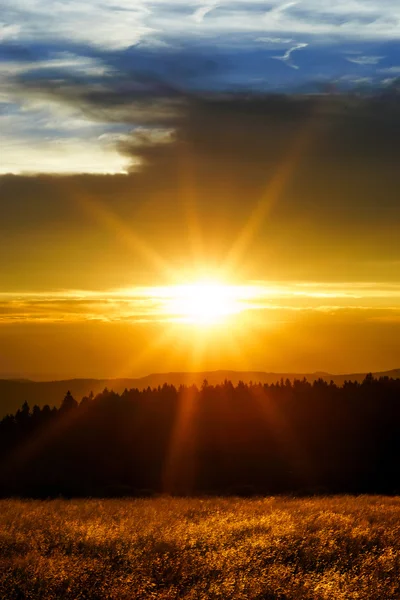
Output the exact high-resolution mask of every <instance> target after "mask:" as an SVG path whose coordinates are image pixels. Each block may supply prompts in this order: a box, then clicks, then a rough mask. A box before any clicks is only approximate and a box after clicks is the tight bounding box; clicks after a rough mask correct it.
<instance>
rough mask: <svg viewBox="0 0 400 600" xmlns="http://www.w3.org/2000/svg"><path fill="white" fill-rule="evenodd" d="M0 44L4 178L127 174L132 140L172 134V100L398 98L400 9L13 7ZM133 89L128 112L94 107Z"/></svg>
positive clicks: (375, 1)
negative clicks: (378, 92)
mask: <svg viewBox="0 0 400 600" xmlns="http://www.w3.org/2000/svg"><path fill="white" fill-rule="evenodd" d="M0 41H1V43H0V75H1V84H0V129H1V136H2V139H1V150H2V159H1V163H0V172H1V173H9V172H11V173H15V174H24V173H41V172H42V173H123V172H126V171H128V170H129V169H130V168H131V167H132V157H130V156H126V155H124V154H123V153H121V152H120V151H119V150H118V148H119V146H120V144H121V142H122V143H123V142H124V140H125V139H126V136H132V133H133V134H134V132H135V131H137V128H138V127H140V128H141V130H140V131H142V130H143V127H146V128H155V129H156V131H157V132H158V131H160V128H161V130H163V131H164V133H165V135H167V134H168V132H170V130H171V124H170V123H169V118H168V115H169V113H170V112H171V106H170V103H171V96H174V97H175V99H176V102H177V103H179V101H180V98H181V97H182V94H215V93H232V92H242V93H261V92H269V91H274V92H295V93H304V92H320V91H326V90H327V89H328V90H332V89H358V90H361V89H362V90H368V89H370V88H371V87H372V88H376V87H379V88H385V87H388V86H391V85H393V84H394V82H395V80H396V78H398V77H399V76H400V3H399V2H398V1H397V0H362V1H361V0H350V1H341V0H340V1H335V2H334V3H332V2H329V1H328V0H318V1H317V0H298V1H288V2H278V1H271V2H265V1H257V0H254V1H246V2H244V1H241V2H240V1H239V2H236V1H229V2H228V1H224V0H222V1H219V2H218V1H215V0H210V1H208V2H206V1H203V2H183V1H180V2H177V1H176V2H166V1H163V0H158V1H157V0H153V1H147V0H142V1H140V0H136V1H135V2H132V1H127V0H120V1H117V0H105V1H104V2H100V1H89V2H78V1H64V2H58V3H57V2H48V1H43V0H30V1H29V0H12V1H11V0H3V1H2V11H1V20H0ZM127 89H129V102H125V110H121V106H120V107H119V110H116V102H115V101H114V103H113V110H110V106H108V104H107V102H106V106H103V107H102V110H100V109H99V108H98V107H97V109H96V110H95V109H94V108H93V106H92V107H90V106H89V103H88V102H87V97H88V96H90V95H91V96H93V95H94V94H96V95H97V97H98V96H99V95H100V94H102V93H103V92H104V94H106V95H108V96H109V95H110V94H112V95H113V96H114V99H115V98H116V97H118V96H120V97H125V94H126V90H127ZM166 96H167V97H168V101H169V103H168V107H166V106H165V105H163V106H162V109H161V112H160V106H161V104H160V98H165V97H166ZM83 97H85V101H83ZM141 100H142V102H141ZM138 102H139V104H138ZM144 103H145V104H146V110H145V111H144V110H143V105H144ZM133 162H134V161H133Z"/></svg>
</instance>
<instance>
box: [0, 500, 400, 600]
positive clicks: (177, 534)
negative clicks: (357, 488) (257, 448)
mask: <svg viewBox="0 0 400 600" xmlns="http://www.w3.org/2000/svg"><path fill="white" fill-rule="evenodd" d="M0 598H1V599H5V600H17V599H18V600H23V599H27V600H30V599H36V598H43V599H46V600H56V599H57V600H61V599H71V600H72V599H74V600H77V599H82V600H83V599H88V600H89V599H99V600H100V599H102V600H106V599H118V600H132V599H135V598H143V599H151V598H160V599H172V598H185V599H187V600H189V599H200V598H221V599H224V600H228V599H235V600H241V599H259V600H261V599H264V600H305V599H310V600H311V599H321V600H322V599H324V600H328V599H332V600H340V599H342V600H351V599H357V600H374V599H376V600H377V599H380V600H395V599H399V598H400V498H387V497H367V496H363V497H358V498H355V497H353V498H352V497H346V496H343V497H332V498H306V499H304V498H303V499H291V498H263V499H249V500H247V499H238V498H216V499H212V498H207V499H186V498H168V497H160V498H156V499H141V500H128V499H122V500H51V501H20V500H2V501H0Z"/></svg>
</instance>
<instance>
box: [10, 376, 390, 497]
mask: <svg viewBox="0 0 400 600" xmlns="http://www.w3.org/2000/svg"><path fill="white" fill-rule="evenodd" d="M157 493H170V494H183V495H198V494H234V495H237V494H243V495H251V494H277V493H298V494H301V493H305V494H307V493H400V379H391V378H388V377H384V378H380V379H374V378H373V377H372V375H368V376H367V377H366V378H365V379H364V381H363V382H361V383H358V382H345V383H344V385H343V386H341V387H339V386H337V385H335V384H334V383H333V382H331V383H327V382H325V381H323V380H322V379H320V380H317V381H315V382H313V383H310V382H308V381H306V380H305V379H304V380H302V381H299V380H295V381H294V382H291V381H290V380H286V381H283V380H281V381H280V382H277V383H276V384H258V383H250V384H245V383H239V384H238V385H237V386H234V385H233V384H232V383H231V382H229V381H225V382H224V383H223V384H221V385H216V386H210V385H208V383H207V381H204V383H203V385H202V386H201V387H200V388H198V387H196V386H189V387H188V386H181V387H179V388H176V387H174V386H172V385H167V384H165V385H163V386H160V387H158V388H154V389H151V388H147V389H145V390H138V389H131V390H127V389H126V390H125V391H124V392H123V393H122V394H117V393H115V392H113V391H111V390H108V389H105V390H104V391H103V392H102V393H100V394H98V395H96V396H94V395H93V394H90V395H89V396H85V397H84V398H82V400H81V401H80V402H79V403H78V402H77V401H76V400H75V399H74V398H73V397H72V395H71V394H70V393H69V392H68V393H67V395H66V396H65V398H64V401H63V403H62V404H61V406H60V408H50V406H48V405H46V406H44V407H43V408H39V407H38V406H34V407H33V408H30V406H29V404H28V403H27V402H25V404H24V405H23V406H22V408H20V409H19V410H18V411H17V412H16V414H14V415H8V416H6V417H5V418H3V419H2V421H0V494H1V495H2V496H9V495H21V496H31V497H52V496H57V495H65V496H121V495H148V494H157Z"/></svg>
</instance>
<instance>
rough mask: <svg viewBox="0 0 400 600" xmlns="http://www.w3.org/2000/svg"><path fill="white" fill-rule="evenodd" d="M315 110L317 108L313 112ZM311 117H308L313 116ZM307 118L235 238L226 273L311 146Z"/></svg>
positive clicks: (240, 257) (235, 264) (234, 266)
mask: <svg viewBox="0 0 400 600" xmlns="http://www.w3.org/2000/svg"><path fill="white" fill-rule="evenodd" d="M317 110H318V106H317V108H316V111H317ZM314 114H315V113H313V114H312V115H311V117H312V116H314ZM311 117H310V119H309V120H307V121H306V123H305V124H304V126H302V127H301V128H300V130H299V131H298V132H297V134H296V136H295V138H294V141H293V144H292V146H291V148H290V151H289V152H288V154H287V156H286V158H285V159H284V160H283V162H281V164H280V165H279V166H278V168H277V169H276V171H275V174H274V176H273V177H272V179H271V181H270V182H269V183H268V185H267V187H266V189H265V191H264V193H262V194H261V197H260V198H259V200H258V202H257V203H256V205H255V206H254V208H253V210H252V211H251V213H250V215H249V218H248V220H247V222H246V224H245V225H244V227H243V228H242V230H241V232H240V234H239V236H238V237H237V239H236V241H235V242H234V244H233V246H232V247H231V249H230V251H229V252H228V254H227V257H226V259H225V261H224V268H225V271H226V272H227V273H233V272H235V271H236V270H237V269H238V266H239V265H240V262H241V261H243V255H244V253H245V251H246V249H247V248H248V246H249V244H250V243H251V241H252V239H253V238H254V236H255V235H256V233H257V231H259V230H260V228H261V226H262V224H263V222H264V221H265V218H266V217H267V215H268V213H269V212H270V211H271V210H272V208H273V207H274V205H275V204H277V203H278V201H279V199H280V198H281V196H282V194H283V192H284V190H285V187H286V185H287V184H288V182H289V180H290V178H291V177H292V176H293V174H294V172H295V170H296V168H298V166H299V162H300V159H301V156H302V155H303V153H304V151H305V149H306V147H307V146H308V145H309V144H310V143H311V139H312V138H313V137H314V131H313V129H314V128H313V126H312V121H311Z"/></svg>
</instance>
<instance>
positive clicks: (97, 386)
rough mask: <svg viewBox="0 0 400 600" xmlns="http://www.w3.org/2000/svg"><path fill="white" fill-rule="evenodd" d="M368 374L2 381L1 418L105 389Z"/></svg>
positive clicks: (397, 373) (396, 373) (398, 372)
mask: <svg viewBox="0 0 400 600" xmlns="http://www.w3.org/2000/svg"><path fill="white" fill-rule="evenodd" d="M365 375H366V373H353V374H346V375H332V374H330V373H322V372H316V373H266V372H263V371H226V370H221V371H202V372H198V373H179V372H176V373H153V374H150V375H146V376H145V377H139V378H136V379H132V378H124V379H65V380H60V381H30V380H25V379H0V418H2V417H3V416H4V415H6V414H12V413H15V411H16V410H18V408H20V407H21V405H22V404H23V403H24V402H25V401H27V402H28V403H29V404H30V406H31V407H32V406H34V405H35V404H37V405H38V406H44V405H45V404H48V405H50V406H57V407H58V406H60V404H61V402H62V400H63V398H64V396H65V394H66V392H67V391H68V390H70V392H71V394H72V395H73V396H74V397H75V398H76V399H77V400H78V401H79V400H81V398H82V397H83V396H85V395H88V394H89V393H90V392H93V393H94V394H98V393H99V392H102V391H103V390H104V388H108V389H110V390H114V391H115V392H118V393H121V392H123V391H124V389H125V388H127V389H131V388H138V389H144V388H147V387H151V388H154V387H158V386H159V385H161V386H162V385H163V384H164V383H168V384H171V385H174V386H176V387H179V386H180V385H182V384H185V385H192V384H195V385H197V386H200V385H201V384H202V383H203V381H204V380H205V379H206V380H207V381H208V383H209V384H210V385H217V384H218V383H222V382H223V381H224V380H225V379H227V380H229V381H232V383H233V385H237V384H238V382H239V381H244V382H245V383H248V382H250V381H253V382H261V383H269V384H271V383H275V382H277V381H279V380H280V379H282V378H283V379H290V380H291V381H293V379H303V378H304V377H305V378H306V379H307V380H308V381H310V382H313V381H315V380H316V379H324V380H325V381H331V380H332V381H334V382H335V383H336V384H337V385H342V384H343V383H344V382H345V381H346V380H348V381H349V380H350V381H362V380H363V379H364V377H365ZM373 375H374V376H375V377H377V378H378V377H385V376H388V377H393V378H400V369H394V370H392V371H385V372H377V373H373Z"/></svg>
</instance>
